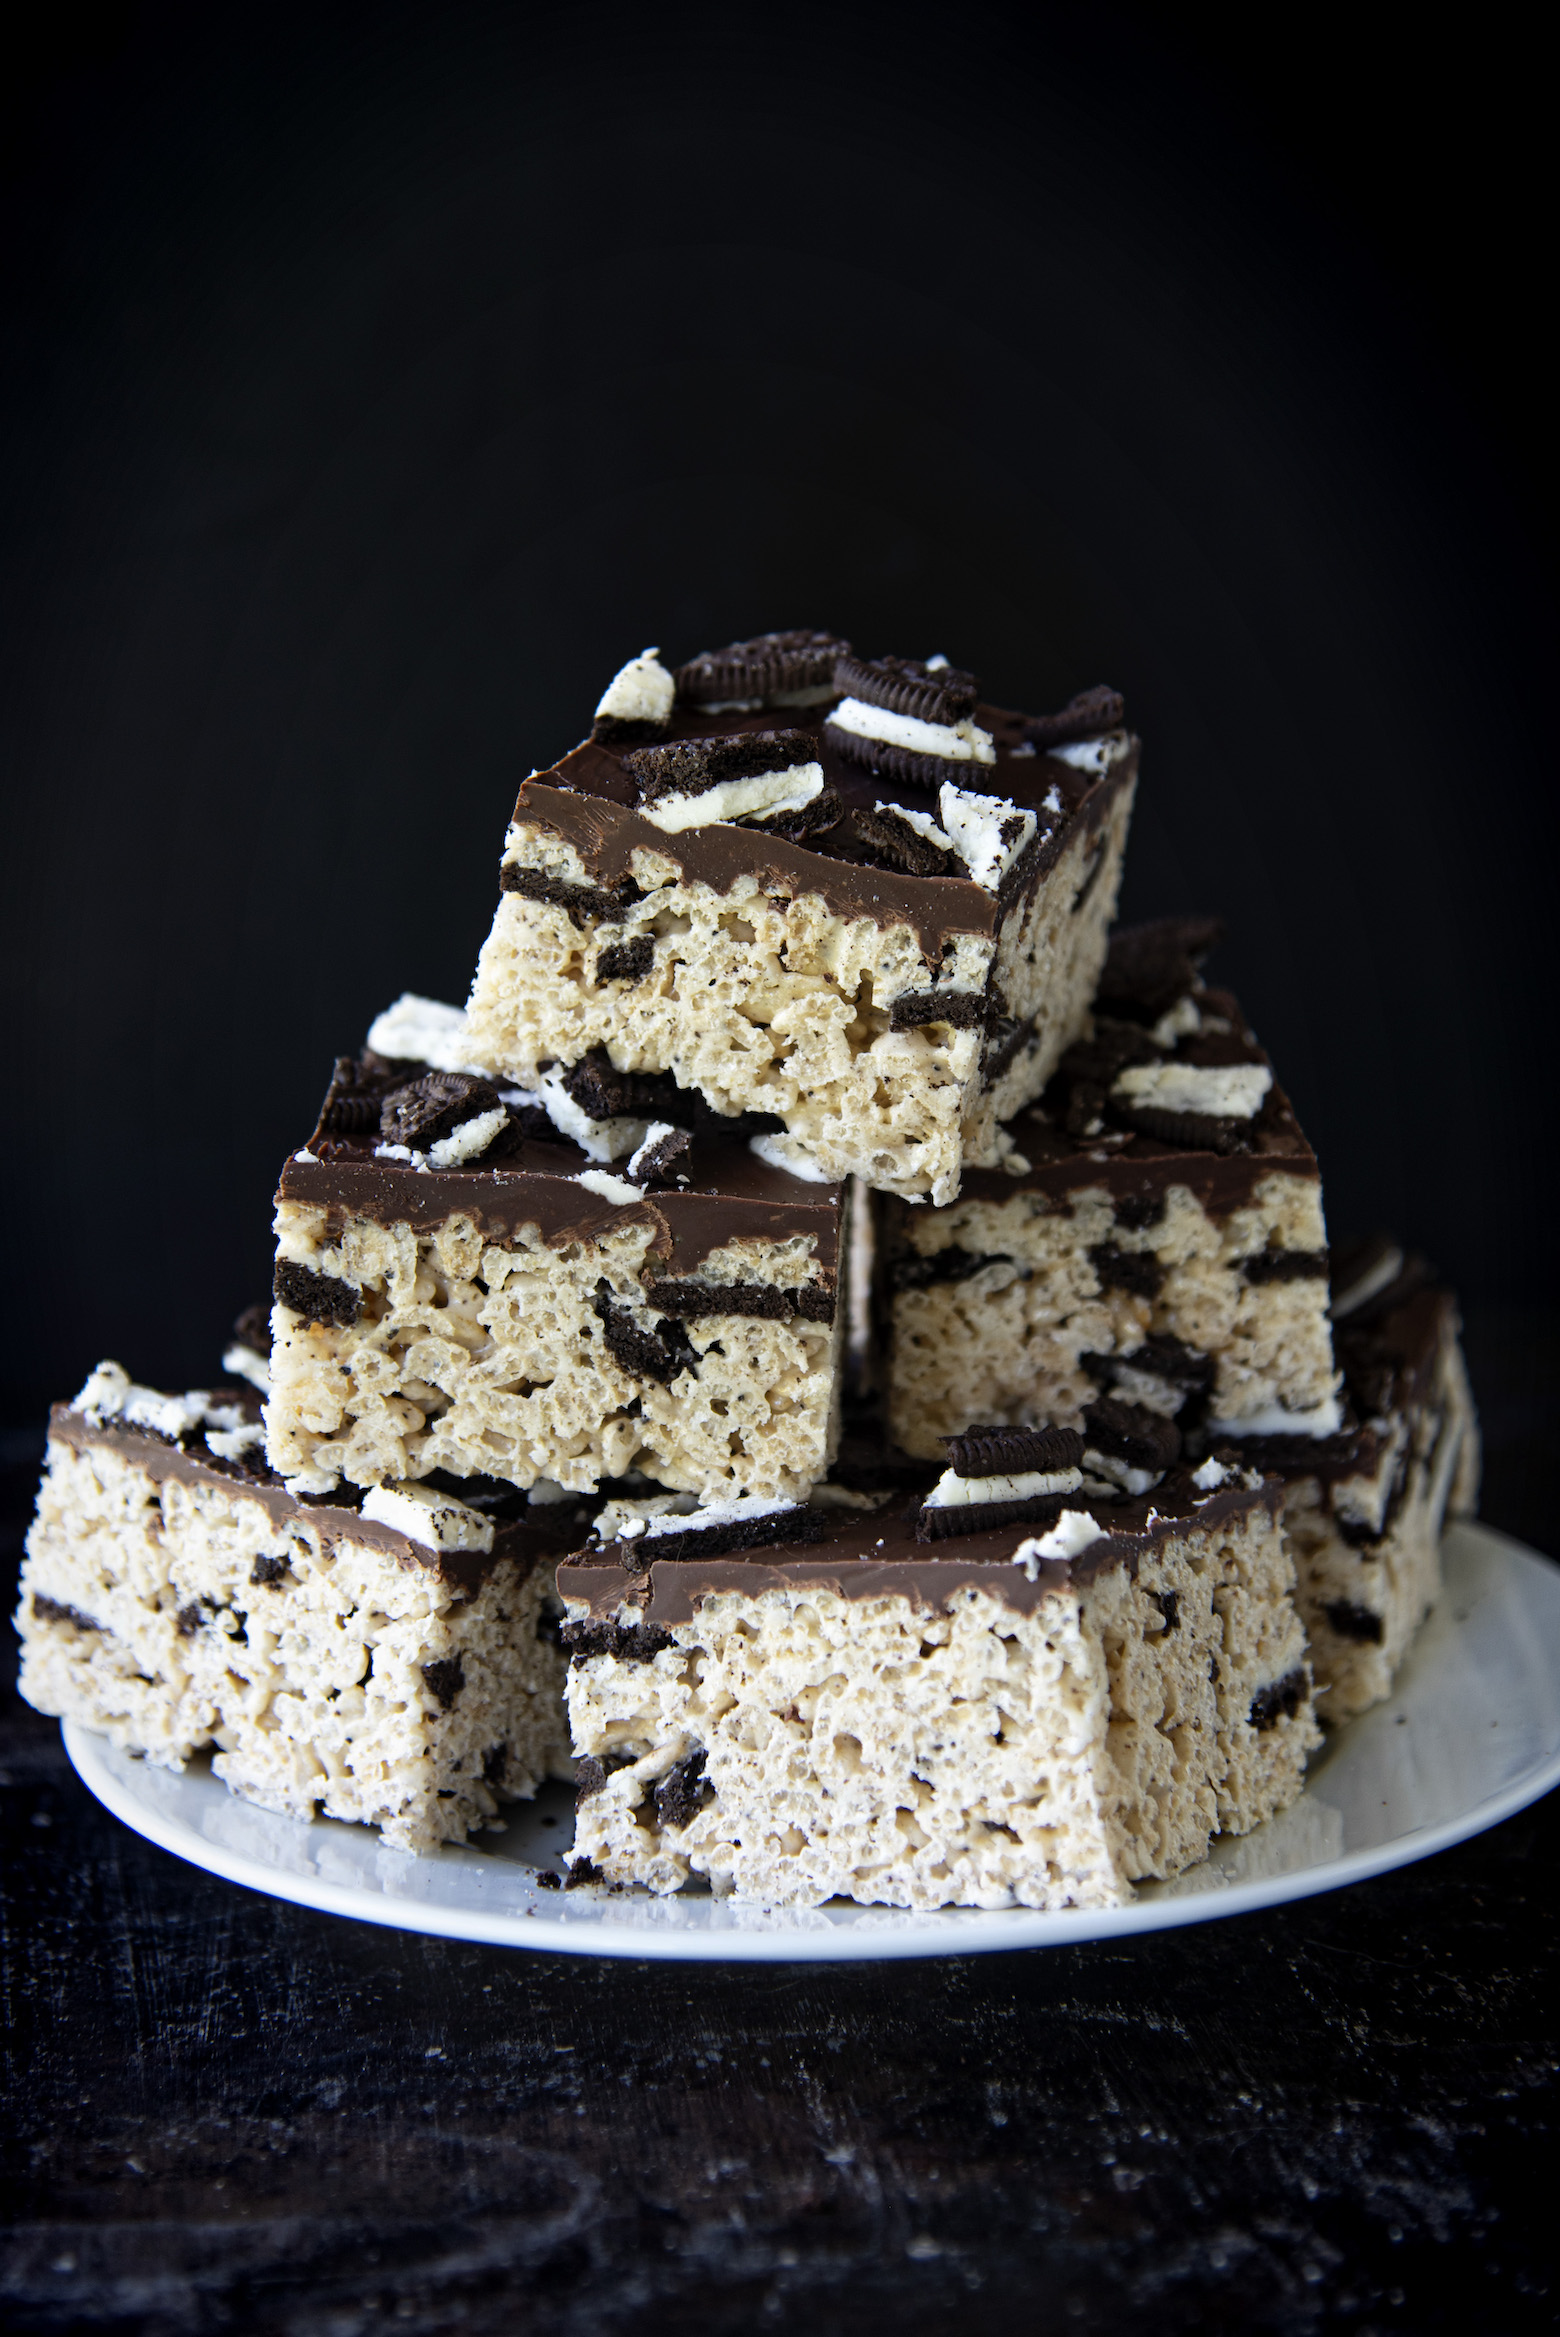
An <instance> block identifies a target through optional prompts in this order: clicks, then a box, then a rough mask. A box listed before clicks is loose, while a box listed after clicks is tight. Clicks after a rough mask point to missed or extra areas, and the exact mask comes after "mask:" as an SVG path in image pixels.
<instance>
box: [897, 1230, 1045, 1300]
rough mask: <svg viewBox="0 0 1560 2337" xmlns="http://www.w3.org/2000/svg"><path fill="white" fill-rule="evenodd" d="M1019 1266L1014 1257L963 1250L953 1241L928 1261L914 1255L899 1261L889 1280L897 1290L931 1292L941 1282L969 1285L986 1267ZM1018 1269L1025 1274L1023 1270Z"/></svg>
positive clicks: (935, 1252) (934, 1253)
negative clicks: (967, 1283) (974, 1276)
mask: <svg viewBox="0 0 1560 2337" xmlns="http://www.w3.org/2000/svg"><path fill="white" fill-rule="evenodd" d="M1017 1265H1018V1261H1017V1260H1016V1259H1014V1258H1005V1257H1002V1256H1001V1255H1000V1254H996V1253H992V1254H989V1255H988V1254H987V1253H986V1252H984V1251H980V1250H961V1249H959V1248H958V1246H957V1245H956V1244H955V1243H952V1242H950V1243H949V1245H948V1247H947V1248H946V1249H945V1250H934V1251H933V1252H932V1255H931V1256H930V1257H929V1258H921V1257H916V1256H914V1255H910V1256H906V1257H903V1258H896V1259H895V1260H894V1262H893V1264H892V1266H891V1267H890V1268H889V1280H890V1282H891V1283H892V1284H893V1287H894V1288H895V1289H896V1290H930V1289H931V1288H932V1286H933V1285H934V1284H935V1283H938V1282H968V1281H969V1279H970V1277H971V1275H972V1274H979V1273H980V1272H981V1270H982V1269H983V1268H984V1267H986V1266H1017ZM1018 1270H1019V1272H1020V1273H1022V1272H1023V1271H1024V1270H1023V1268H1022V1267H1019V1269H1018Z"/></svg>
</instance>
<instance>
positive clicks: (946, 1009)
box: [888, 990, 986, 1031]
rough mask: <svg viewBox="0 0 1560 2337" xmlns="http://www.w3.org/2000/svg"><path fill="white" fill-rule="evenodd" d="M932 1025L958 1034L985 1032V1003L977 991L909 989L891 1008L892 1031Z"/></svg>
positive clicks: (915, 1029) (890, 1023) (890, 1025)
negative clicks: (942, 1023)
mask: <svg viewBox="0 0 1560 2337" xmlns="http://www.w3.org/2000/svg"><path fill="white" fill-rule="evenodd" d="M933 1022H945V1023H946V1024H947V1025H948V1027H949V1029H950V1030H955V1031H982V1030H984V1029H985V1027H986V1001H985V999H984V998H983V997H982V996H981V994H980V992H979V991H978V990H907V991H903V992H901V994H900V996H899V997H897V998H896V999H895V1000H894V1003H893V1005H892V1006H891V1007H890V1009H889V1015H888V1027H889V1029H890V1030H894V1031H918V1030H924V1029H925V1027H926V1025H927V1024H928V1023H933Z"/></svg>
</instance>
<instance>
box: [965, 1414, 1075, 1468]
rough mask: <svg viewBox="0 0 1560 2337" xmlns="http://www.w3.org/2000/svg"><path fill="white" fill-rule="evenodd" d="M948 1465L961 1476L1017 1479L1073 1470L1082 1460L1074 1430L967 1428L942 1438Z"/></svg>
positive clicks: (1001, 1427) (1002, 1427) (1000, 1427)
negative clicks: (1037, 1473)
mask: <svg viewBox="0 0 1560 2337" xmlns="http://www.w3.org/2000/svg"><path fill="white" fill-rule="evenodd" d="M943 1442H944V1444H945V1445H946V1446H947V1447H948V1466H949V1467H950V1468H951V1469H956V1470H957V1471H958V1473H959V1475H960V1476H961V1477H1018V1476H1027V1475H1029V1474H1030V1473H1031V1471H1035V1470H1042V1471H1046V1472H1049V1471H1052V1470H1056V1469H1075V1468H1076V1467H1077V1465H1078V1463H1079V1462H1080V1461H1081V1460H1082V1458H1083V1438H1082V1437H1081V1436H1080V1435H1079V1434H1078V1431H1077V1429H1076V1428H1009V1427H1004V1426H999V1427H995V1428H966V1429H965V1430H964V1431H963V1433H962V1434H961V1435H959V1436H945V1437H944V1438H943Z"/></svg>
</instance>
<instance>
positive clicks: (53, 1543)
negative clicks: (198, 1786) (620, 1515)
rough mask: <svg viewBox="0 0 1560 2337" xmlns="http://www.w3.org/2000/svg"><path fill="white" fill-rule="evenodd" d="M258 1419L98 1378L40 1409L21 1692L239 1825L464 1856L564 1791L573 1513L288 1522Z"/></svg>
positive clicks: (355, 1510)
mask: <svg viewBox="0 0 1560 2337" xmlns="http://www.w3.org/2000/svg"><path fill="white" fill-rule="evenodd" d="M259 1409H260V1399H259V1396H258V1395H257V1394H256V1393H255V1391H254V1390H253V1389H252V1388H246V1387H240V1386H235V1387H231V1388H219V1389H217V1390H214V1391H206V1390H197V1391H195V1392H193V1393H191V1394H189V1395H182V1396H179V1395H162V1394H159V1393H157V1392H156V1391H154V1390H152V1389H150V1388H142V1387H137V1386H135V1385H133V1384H132V1382H131V1381H130V1380H129V1378H128V1376H127V1374H126V1373H125V1372H124V1371H123V1370H122V1369H121V1368H120V1367H119V1365H117V1364H113V1363H104V1364H101V1365H99V1367H98V1369H97V1370H96V1371H95V1372H94V1373H93V1374H92V1376H91V1378H90V1379H89V1380H88V1381H87V1384H86V1386H85V1387H84V1388H83V1389H82V1391H81V1393H80V1395H79V1396H78V1397H77V1398H76V1400H75V1402H74V1403H73V1404H70V1405H63V1404H62V1405H56V1407H55V1409H54V1412H53V1414H52V1415H51V1418H50V1423H49V1443H48V1462H47V1467H46V1470H45V1473H44V1478H43V1483H42V1485H41V1487H40V1489H39V1494H38V1510H37V1516H36V1518H35V1520H34V1523H33V1526H32V1529H31V1531H30V1533H29V1535H28V1538H27V1557H26V1562H25V1564H24V1566H23V1569H22V1586H21V1588H22V1596H21V1605H20V1608H19V1609H18V1612H17V1617H16V1622H17V1628H18V1630H19V1632H20V1634H21V1639H22V1674H21V1689H22V1694H23V1695H24V1696H25V1697H26V1698H27V1700H28V1702H29V1703H30V1704H32V1705H34V1706H35V1707H36V1708H37V1710H39V1711H40V1712H48V1713H52V1714H55V1715H56V1716H58V1717H59V1718H61V1719H69V1720H79V1721H81V1722H82V1723H84V1725H85V1726H87V1727H88V1728H93V1729H98V1730H101V1731H103V1732H104V1733H105V1734H106V1735H108V1736H109V1737H110V1738H111V1739H112V1740H113V1742H114V1743H115V1744H117V1745H121V1746H127V1747H128V1748H129V1749H130V1750H131V1751H133V1752H137V1753H142V1754H144V1755H145V1756H146V1758H147V1759H148V1760H150V1761H152V1762H153V1763H155V1764H156V1765H157V1766H159V1767H161V1768H165V1769H181V1768H183V1766H184V1765H185V1763H186V1762H187V1761H188V1760H189V1759H190V1758H191V1757H192V1756H193V1755H194V1754H196V1753H199V1752H201V1751H203V1750H206V1749H207V1748H214V1749H215V1758H214V1760H213V1763H212V1766H213V1768H214V1769H215V1771H216V1774H217V1775H218V1776H219V1777H221V1778H222V1779H223V1780H224V1781H225V1782H226V1784H227V1785H228V1787H229V1788H230V1790H231V1791H232V1792H234V1793H235V1794H238V1795H240V1796H241V1797H242V1798H243V1799H244V1800H245V1801H252V1802H258V1803H259V1804H260V1805H261V1807H262V1808H264V1809H270V1810H278V1811H281V1812H282V1813H283V1814H284V1815H286V1816H289V1817H297V1818H311V1817H313V1816H314V1815H315V1813H316V1811H318V1810H323V1812H324V1814H325V1815H326V1816H327V1817H333V1818H345V1819H349V1820H355V1821H358V1822H361V1823H363V1824H368V1825H375V1826H378V1827H380V1828H381V1829H382V1830H383V1834H384V1838H385V1841H386V1842H387V1843H388V1844H390V1845H391V1846H393V1847H395V1848H397V1849H402V1850H431V1849H432V1848H434V1847H435V1845H436V1844H438V1843H440V1842H459V1841H462V1840H464V1839H465V1837H466V1836H467V1835H468V1834H470V1833H472V1832H473V1831H476V1830H478V1829H480V1828H481V1827H483V1826H485V1825H487V1824H488V1823H490V1822H491V1821H492V1820H493V1818H494V1817H495V1815H496V1814H497V1812H498V1810H499V1807H500V1805H501V1804H502V1803H504V1802H508V1801H519V1800H526V1799H529V1798H530V1796H531V1795H532V1794H534V1793H535V1791H536V1789H537V1787H538V1785H540V1784H541V1782H542V1781H543V1780H544V1779H545V1778H547V1777H552V1776H559V1775H567V1774H568V1772H569V1764H568V1737H567V1731H566V1728H565V1726H564V1718H563V1701H562V1687H563V1668H564V1657H563V1653H562V1650H561V1648H560V1646H559V1644H558V1624H559V1614H558V1608H557V1603H556V1598H555V1594H554V1588H553V1575H554V1568H555V1566H556V1563H557V1559H558V1556H559V1553H560V1550H561V1549H564V1548H567V1546H568V1544H569V1542H570V1541H571V1540H577V1539H578V1537H579V1535H580V1533H581V1532H582V1531H583V1530H584V1526H585V1524H586V1523H587V1522H588V1519H589V1516H590V1508H589V1506H588V1505H584V1506H581V1505H578V1504H574V1503H570V1504H562V1503H560V1504H556V1505H554V1506H553V1507H551V1508H549V1509H542V1510H537V1509H530V1510H528V1509H527V1508H526V1504H525V1500H524V1497H523V1495H520V1494H517V1493H516V1492H515V1491H514V1490H513V1488H512V1487H509V1486H503V1485H495V1484H493V1483H492V1482H491V1481H482V1482H477V1483H470V1484H464V1485H457V1484H455V1483H454V1481H453V1480H451V1481H442V1480H441V1482H440V1484H439V1485H437V1486H435V1485H413V1486H403V1487H397V1488H386V1489H384V1490H382V1491H380V1492H378V1493H375V1494H370V1495H369V1496H368V1498H367V1499H366V1500H365V1501H363V1502H362V1504H361V1506H353V1505H351V1504H350V1503H349V1502H347V1501H345V1500H339V1499H338V1500H335V1501H329V1502H324V1501H300V1500H298V1499H296V1498H295V1497H294V1496H293V1495H292V1494H290V1493H289V1492H288V1491H287V1489H286V1487H285V1486H284V1485H283V1484H282V1482H281V1480H280V1478H278V1477H277V1476H276V1475H275V1474H274V1473H273V1472H272V1471H271V1470H270V1469H268V1468H267V1467H266V1464H265V1459H264V1454H263V1450H262V1432H261V1429H260V1426H259V1419H258V1415H259Z"/></svg>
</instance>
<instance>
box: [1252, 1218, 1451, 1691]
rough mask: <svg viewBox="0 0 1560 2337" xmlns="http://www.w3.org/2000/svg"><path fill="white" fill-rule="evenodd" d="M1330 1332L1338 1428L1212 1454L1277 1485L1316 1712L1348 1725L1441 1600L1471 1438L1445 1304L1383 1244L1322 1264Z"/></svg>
mask: <svg viewBox="0 0 1560 2337" xmlns="http://www.w3.org/2000/svg"><path fill="white" fill-rule="evenodd" d="M1332 1311H1333V1336H1334V1340H1335V1342H1336V1345H1337V1351H1338V1360H1339V1362H1340V1364H1341V1365H1342V1366H1343V1375H1344V1392H1345V1397H1346V1401H1347V1406H1348V1413H1349V1418H1348V1420H1347V1422H1346V1425H1345V1427H1344V1428H1343V1430H1342V1431H1341V1432H1340V1433H1339V1434H1338V1435H1336V1436H1332V1437H1325V1438H1322V1439H1320V1440H1317V1439H1314V1438H1300V1437H1271V1438H1261V1439H1258V1440H1255V1441H1248V1442H1243V1443H1242V1444H1241V1445H1240V1446H1239V1447H1238V1448H1236V1447H1225V1448H1222V1457H1224V1458H1226V1459H1232V1458H1233V1457H1234V1454H1235V1452H1236V1450H1237V1449H1238V1452H1239V1454H1240V1457H1241V1459H1242V1460H1249V1461H1250V1462H1251V1463H1252V1464H1253V1465H1254V1466H1256V1467H1258V1468H1261V1469H1264V1470H1267V1471H1269V1472H1271V1473H1274V1474H1276V1475H1278V1476H1279V1477H1280V1478H1281V1479H1282V1480H1283V1483H1284V1529H1285V1532H1286V1534H1287V1535H1288V1537H1289V1541H1290V1545H1291V1548H1292V1550H1293V1552H1294V1559H1295V1566H1296V1570H1297V1573H1298V1576H1299V1588H1298V1593H1297V1596H1298V1599H1299V1605H1300V1611H1301V1614H1302V1615H1303V1616H1304V1618H1305V1623H1306V1628H1307V1631H1308V1632H1309V1634H1310V1641H1311V1659H1312V1663H1313V1665H1314V1667H1315V1671H1316V1683H1317V1710H1318V1712H1319V1714H1320V1715H1321V1717H1322V1719H1323V1720H1326V1721H1330V1722H1336V1721H1343V1720H1348V1719H1350V1718H1352V1716H1353V1715H1354V1714H1355V1713H1357V1712H1363V1711H1364V1710H1365V1709H1366V1707H1367V1706H1368V1705H1371V1704H1376V1703H1379V1702H1380V1701H1381V1699H1382V1698H1383V1697H1385V1696H1388V1695H1390V1693H1391V1691H1392V1682H1393V1679H1394V1677H1395V1676H1396V1673H1397V1670H1398V1666H1399V1665H1400V1664H1401V1662H1402V1660H1403V1657H1404V1656H1405V1654H1406V1653H1407V1651H1408V1647H1409V1643H1410V1641H1411V1640H1412V1638H1413V1636H1414V1633H1415V1632H1416V1631H1417V1630H1418V1628H1419V1625H1420V1623H1421V1622H1422V1621H1423V1620H1424V1618H1425V1616H1426V1615H1427V1614H1428V1612H1429V1610H1430V1608H1431V1607H1432V1606H1433V1605H1434V1604H1435V1601H1436V1600H1437V1598H1439V1596H1440V1592H1441V1561H1440V1545H1441V1533H1442V1529H1443V1527H1444V1525H1445V1523H1446V1519H1447V1517H1448V1515H1450V1516H1453V1517H1471V1516H1472V1515H1473V1513H1474V1510H1475V1508H1476V1506H1477V1501H1478V1488H1479V1431H1478V1423H1477V1420H1476V1418H1475V1415H1474V1409H1473V1397H1472V1394H1471V1391H1470V1389H1469V1386H1468V1375H1467V1372H1466V1370H1465V1368H1464V1365H1463V1358H1462V1349H1461V1346H1460V1344H1459V1340H1458V1321H1457V1303H1456V1300H1455V1299H1454V1298H1453V1296H1452V1294H1451V1292H1450V1291H1449V1290H1445V1289H1441V1288H1439V1287H1437V1284H1436V1279H1435V1276H1434V1273H1433V1272H1432V1270H1431V1268H1430V1267H1429V1266H1428V1265H1427V1264H1426V1262H1425V1261H1424V1259H1422V1258H1415V1257H1409V1256H1405V1254H1404V1252H1403V1250H1402V1249H1401V1248H1400V1247H1399V1245H1398V1244H1397V1243H1396V1242H1393V1241H1391V1240H1388V1239H1387V1238H1385V1237H1383V1236H1377V1237H1376V1238H1374V1239H1373V1240H1370V1241H1366V1242H1357V1243H1353V1244H1351V1245H1349V1247H1347V1248H1346V1249H1340V1250H1338V1251H1337V1252H1335V1254H1334V1259H1333V1302H1332Z"/></svg>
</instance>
